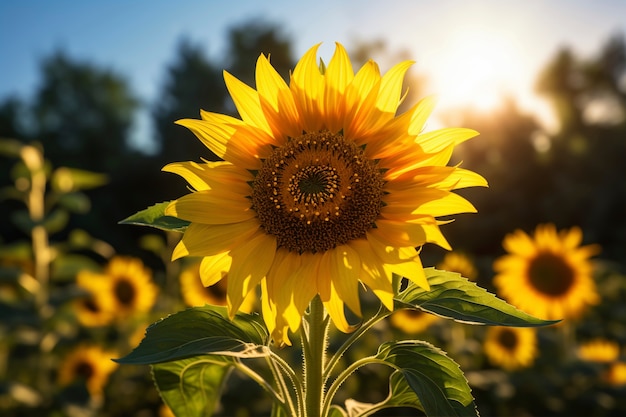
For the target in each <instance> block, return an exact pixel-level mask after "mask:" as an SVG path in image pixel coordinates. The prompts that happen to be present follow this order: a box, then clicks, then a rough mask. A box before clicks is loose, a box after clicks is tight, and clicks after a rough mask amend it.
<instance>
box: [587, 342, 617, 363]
mask: <svg viewBox="0 0 626 417" xmlns="http://www.w3.org/2000/svg"><path fill="white" fill-rule="evenodd" d="M578 357H579V358H580V359H582V360H584V361H588V362H613V361H614V360H616V359H617V358H618V357H619V345H618V344H617V343H616V342H612V341H609V340H604V339H596V340H592V341H589V342H587V343H584V344H582V345H581V346H579V348H578Z"/></svg>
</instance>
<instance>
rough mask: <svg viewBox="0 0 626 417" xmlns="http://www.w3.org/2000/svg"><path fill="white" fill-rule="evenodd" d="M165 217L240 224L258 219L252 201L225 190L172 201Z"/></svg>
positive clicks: (202, 192)
mask: <svg viewBox="0 0 626 417" xmlns="http://www.w3.org/2000/svg"><path fill="white" fill-rule="evenodd" d="M165 215H167V216H173V217H178V218H179V219H183V220H187V221H190V222H194V223H203V224H226V223H238V222H242V221H245V220H249V219H252V218H254V217H256V212H255V211H254V210H252V208H251V204H250V199H248V198H246V197H245V196H242V195H241V194H238V193H234V192H230V191H224V190H206V191H197V192H195V193H191V194H187V195H184V196H182V197H180V198H179V199H178V200H174V201H172V202H171V203H170V204H169V205H168V206H167V208H166V209H165Z"/></svg>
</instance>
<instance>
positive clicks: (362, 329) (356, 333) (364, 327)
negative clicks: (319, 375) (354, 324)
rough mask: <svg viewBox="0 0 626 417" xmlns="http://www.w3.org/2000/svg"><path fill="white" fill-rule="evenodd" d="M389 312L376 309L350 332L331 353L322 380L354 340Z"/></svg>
mask: <svg viewBox="0 0 626 417" xmlns="http://www.w3.org/2000/svg"><path fill="white" fill-rule="evenodd" d="M390 314H391V312H390V311H389V310H387V309H385V308H383V307H380V308H379V309H378V312H377V313H376V314H375V315H374V316H373V317H372V318H370V319H369V320H367V321H366V322H364V323H363V324H361V326H359V328H358V329H356V330H355V331H354V332H353V333H351V334H350V336H349V337H348V339H346V341H345V342H344V343H343V344H342V345H341V346H340V347H339V349H337V351H336V352H335V353H334V354H333V355H332V357H331V358H330V360H329V361H328V364H327V365H326V367H325V368H324V374H323V375H324V382H326V381H327V380H328V378H330V376H331V375H332V373H333V369H334V367H335V366H336V365H337V363H339V360H340V359H341V357H342V356H343V354H344V353H345V352H346V351H347V350H348V349H349V348H350V346H352V345H353V344H354V342H356V341H357V340H358V339H359V338H360V337H361V336H363V335H364V334H365V333H366V332H367V331H368V330H369V329H371V328H372V327H374V325H375V324H376V323H378V322H379V321H381V320H382V319H384V318H385V317H387V316H388V315H390Z"/></svg>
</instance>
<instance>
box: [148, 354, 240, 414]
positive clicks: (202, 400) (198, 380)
mask: <svg viewBox="0 0 626 417" xmlns="http://www.w3.org/2000/svg"><path fill="white" fill-rule="evenodd" d="M232 368H233V366H232V358H228V357H223V356H193V357H191V358H186V359H180V360H177V361H172V362H165V363H159V364H155V365H152V379H153V380H154V383H155V384H156V386H157V389H158V390H159V394H160V395H161V398H163V401H164V402H165V403H166V404H167V405H168V407H169V408H170V409H171V410H172V411H173V412H174V414H175V415H177V416H190V417H193V416H203V417H204V416H210V415H212V414H213V410H215V407H216V406H217V402H218V401H219V399H220V395H221V390H222V386H223V384H224V381H225V380H226V378H227V377H228V374H229V373H230V371H231V370H232Z"/></svg>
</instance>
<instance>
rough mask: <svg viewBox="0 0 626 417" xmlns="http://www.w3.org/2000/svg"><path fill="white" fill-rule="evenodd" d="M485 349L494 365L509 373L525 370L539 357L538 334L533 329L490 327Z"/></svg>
mask: <svg viewBox="0 0 626 417" xmlns="http://www.w3.org/2000/svg"><path fill="white" fill-rule="evenodd" d="M484 349H485V354H486V355H487V357H488V358H489V360H490V361H491V363H493V364H494V365H497V366H499V367H501V368H504V369H506V370H507V371H514V370H517V369H520V368H525V367H528V366H530V365H532V363H533V361H534V360H535V357H536V356H537V334H536V332H535V330H534V329H532V328H520V327H490V328H488V329H487V333H486V336H485V342H484Z"/></svg>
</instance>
